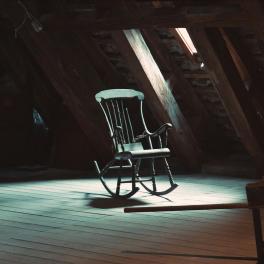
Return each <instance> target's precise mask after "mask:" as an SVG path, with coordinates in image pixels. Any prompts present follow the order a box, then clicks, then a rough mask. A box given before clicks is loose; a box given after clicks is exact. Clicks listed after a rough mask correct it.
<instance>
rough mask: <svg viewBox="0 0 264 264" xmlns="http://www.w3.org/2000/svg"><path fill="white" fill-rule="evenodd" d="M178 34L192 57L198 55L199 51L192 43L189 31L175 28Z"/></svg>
mask: <svg viewBox="0 0 264 264" xmlns="http://www.w3.org/2000/svg"><path fill="white" fill-rule="evenodd" d="M175 30H176V32H177V33H178V35H179V36H180V38H181V39H182V41H183V43H184V44H185V46H186V48H187V49H188V50H189V52H190V53H191V55H194V54H196V53H197V50H196V48H195V46H194V44H193V42H192V39H191V37H190V35H189V33H188V31H187V29H186V28H175Z"/></svg>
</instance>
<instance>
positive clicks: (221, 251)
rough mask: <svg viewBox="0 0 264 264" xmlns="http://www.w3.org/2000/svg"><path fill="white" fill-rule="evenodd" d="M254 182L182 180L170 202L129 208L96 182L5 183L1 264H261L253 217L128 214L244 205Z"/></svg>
mask: <svg viewBox="0 0 264 264" xmlns="http://www.w3.org/2000/svg"><path fill="white" fill-rule="evenodd" d="M8 173H9V174H10V175H12V174H15V172H14V171H13V172H12V171H9V172H8ZM31 173H33V174H34V172H31ZM35 173H36V175H38V174H39V173H38V172H35ZM42 173H43V174H45V172H42ZM52 173H54V172H52V171H46V174H47V175H49V174H52ZM4 174H5V172H1V173H0V175H4ZM21 177H22V175H21ZM249 182H252V180H247V179H241V178H240V179H239V178H237V179H234V178H226V177H211V176H209V175H180V176H178V180H177V183H179V185H180V186H179V187H178V188H177V189H176V191H175V192H173V193H171V194H170V195H168V196H166V197H155V196H150V195H148V194H147V193H145V192H139V193H138V194H136V196H135V198H134V199H130V200H128V201H117V200H114V199H111V198H110V197H108V196H107V195H106V191H105V190H104V189H103V187H102V185H101V183H100V182H99V180H98V179H96V178H95V179H76V180H60V181H59V180H52V181H39V182H24V183H23V182H21V183H5V184H4V183H2V184H0V187H1V188H0V209H1V215H0V232H1V241H0V263H3V264H6V263H15V264H25V263H27V264H28V263H34V264H42V263H43V264H44V263H45V264H50V263H59V264H65V263H71V264H81V263H82V264H87V263H92V264H93V263H94V264H97V263H120V264H121V263H122V264H123V263H149V264H150V263H155V264H156V263H159V264H164V263H177V264H186V263H188V264H189V263H190V264H194V263H195V264H196V263H199V264H202V263H210V264H221V263H225V264H229V263H230V264H241V263H245V264H251V263H255V262H256V261H255V260H254V257H255V256H256V252H255V241H254V234H253V226H252V219H251V215H250V211H249V210H245V209H241V210H240V209H236V210H217V211H203V212H191V211H190V212H162V213H141V214H124V213H123V208H124V207H128V206H139V205H140V206H144V205H146V206H149V205H155V206H162V205H188V204H201V203H229V202H230V203H236V202H245V201H246V195H245V191H244V188H245V185H246V184H247V183H249ZM168 199H169V200H168Z"/></svg>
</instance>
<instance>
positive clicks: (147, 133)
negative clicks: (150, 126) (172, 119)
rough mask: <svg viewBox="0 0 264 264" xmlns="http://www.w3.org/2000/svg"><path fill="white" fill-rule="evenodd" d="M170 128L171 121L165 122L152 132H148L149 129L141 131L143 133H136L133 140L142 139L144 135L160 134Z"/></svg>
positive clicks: (154, 135)
mask: <svg viewBox="0 0 264 264" xmlns="http://www.w3.org/2000/svg"><path fill="white" fill-rule="evenodd" d="M170 128H172V124H171V123H165V124H163V125H162V126H161V127H159V128H158V129H157V130H155V131H154V132H150V131H146V130H145V131H144V132H143V134H141V135H138V136H137V137H136V138H135V140H136V141H138V140H140V139H144V138H146V137H157V136H159V135H161V134H162V133H164V132H166V131H167V130H168V129H170Z"/></svg>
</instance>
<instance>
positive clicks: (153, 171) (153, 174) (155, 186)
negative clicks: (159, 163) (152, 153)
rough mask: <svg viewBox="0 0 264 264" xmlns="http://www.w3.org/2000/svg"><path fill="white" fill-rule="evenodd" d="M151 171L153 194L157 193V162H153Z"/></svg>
mask: <svg viewBox="0 0 264 264" xmlns="http://www.w3.org/2000/svg"><path fill="white" fill-rule="evenodd" d="M151 170H152V186H153V192H156V191H157V185H156V178H155V176H156V170H155V160H154V159H152V160H151Z"/></svg>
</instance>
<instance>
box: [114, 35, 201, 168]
mask: <svg viewBox="0 0 264 264" xmlns="http://www.w3.org/2000/svg"><path fill="white" fill-rule="evenodd" d="M112 36H113V39H114V40H115V41H116V44H117V46H118V47H119V50H120V52H121V54H122V55H123V57H124V58H125V59H126V61H127V63H128V65H129V66H130V70H131V71H132V73H133V74H134V76H135V78H136V80H137V83H138V86H139V87H140V88H141V89H142V91H143V92H144V93H145V95H146V101H147V103H148V104H149V108H150V109H151V111H152V112H153V114H154V115H155V116H156V117H157V120H159V121H160V122H162V123H166V122H170V123H172V124H173V127H174V128H173V129H172V130H171V133H170V143H171V146H172V148H174V149H175V152H176V153H178V155H179V157H181V159H182V161H183V162H185V164H186V165H187V166H188V167H189V168H190V169H197V168H199V166H200V155H201V153H200V151H199V149H198V147H197V143H196V142H195V139H194V137H193V134H192V132H191V129H190V127H189V125H188V124H187V122H186V120H185V118H184V116H183V114H182V112H181V110H180V108H179V106H178V104H177V102H176V101H175V98H174V96H173V95H172V92H171V89H170V87H169V85H168V84H167V83H166V81H165V80H164V77H163V75H162V74H161V72H160V70H159V68H158V66H157V64H156V62H155V61H154V59H153V57H152V55H151V53H150V51H149V49H148V47H147V45H146V43H145V41H144V39H143V36H142V34H141V32H140V31H139V30H125V31H124V32H122V31H118V32H113V34H112Z"/></svg>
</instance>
